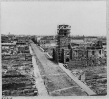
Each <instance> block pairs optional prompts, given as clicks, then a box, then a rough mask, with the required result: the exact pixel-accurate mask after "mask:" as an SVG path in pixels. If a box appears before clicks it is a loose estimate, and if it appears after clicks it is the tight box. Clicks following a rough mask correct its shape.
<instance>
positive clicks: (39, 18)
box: [1, 1, 106, 36]
mask: <svg viewBox="0 0 109 99" xmlns="http://www.w3.org/2000/svg"><path fill="white" fill-rule="evenodd" d="M59 24H67V25H71V35H90V36H102V35H106V1H68V2H66V1H57V2H55V1H36V2H2V3H1V30H2V34H8V33H9V32H10V33H11V34H27V35H55V34H56V31H57V25H59Z"/></svg>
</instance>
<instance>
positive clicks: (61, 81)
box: [30, 43, 87, 96]
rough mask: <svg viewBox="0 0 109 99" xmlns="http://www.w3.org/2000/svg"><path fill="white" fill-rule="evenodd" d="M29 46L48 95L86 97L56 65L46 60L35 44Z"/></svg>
mask: <svg viewBox="0 0 109 99" xmlns="http://www.w3.org/2000/svg"><path fill="white" fill-rule="evenodd" d="M30 45H31V47H32V49H33V53H34V54H35V55H36V60H39V62H40V64H39V65H38V66H39V67H38V68H39V69H40V72H43V75H42V79H43V80H44V84H45V87H46V89H47V91H48V93H49V95H51V96H53V95H55V96H56V95H58V96H87V93H86V92H85V91H84V90H83V89H82V88H81V87H80V86H78V84H77V83H75V81H74V80H72V79H71V77H69V76H68V74H67V73H66V72H65V71H63V69H62V68H60V66H59V65H58V64H55V63H54V62H52V61H51V60H50V59H49V58H47V57H46V55H45V53H44V52H42V51H41V50H40V49H39V48H38V46H37V45H36V44H34V43H31V44H30ZM39 62H38V63H39Z"/></svg>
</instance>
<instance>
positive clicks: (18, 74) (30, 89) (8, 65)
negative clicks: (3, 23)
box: [2, 39, 38, 96]
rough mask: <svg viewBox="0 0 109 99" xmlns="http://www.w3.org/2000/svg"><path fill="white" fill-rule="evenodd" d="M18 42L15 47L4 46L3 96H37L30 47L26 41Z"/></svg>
mask: <svg viewBox="0 0 109 99" xmlns="http://www.w3.org/2000/svg"><path fill="white" fill-rule="evenodd" d="M20 40H22V39H20ZM20 40H18V41H19V42H20ZM18 41H17V42H16V44H14V45H13V44H12V45H11V43H10V44H3V45H2V95H3V96H37V95H38V90H37V88H36V86H35V77H34V72H33V64H32V56H31V54H30V51H29V46H28V44H27V41H25V42H26V43H24V39H23V42H20V43H18ZM22 43H23V44H22ZM10 46H11V48H12V49H11V51H10Z"/></svg>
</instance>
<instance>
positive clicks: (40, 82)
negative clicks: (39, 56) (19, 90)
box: [29, 46, 48, 96]
mask: <svg viewBox="0 0 109 99" xmlns="http://www.w3.org/2000/svg"><path fill="white" fill-rule="evenodd" d="M29 49H30V53H31V54H32V55H33V52H32V49H31V47H30V46H29ZM32 63H33V67H34V75H35V80H36V87H37V88H38V93H39V96H48V93H47V90H46V88H45V85H44V82H43V79H42V78H41V75H40V72H39V69H38V66H37V64H36V59H35V56H32Z"/></svg>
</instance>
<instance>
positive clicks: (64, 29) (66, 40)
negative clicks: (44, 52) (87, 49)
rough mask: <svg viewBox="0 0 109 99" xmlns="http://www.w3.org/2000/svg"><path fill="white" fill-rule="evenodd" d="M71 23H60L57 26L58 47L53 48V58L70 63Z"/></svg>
mask: <svg viewBox="0 0 109 99" xmlns="http://www.w3.org/2000/svg"><path fill="white" fill-rule="evenodd" d="M70 30H71V26H69V25H58V27H57V47H56V49H53V60H55V61H56V62H62V63H68V62H69V61H70V59H71V54H70V53H71V49H70Z"/></svg>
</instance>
